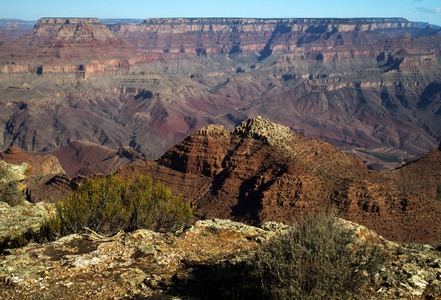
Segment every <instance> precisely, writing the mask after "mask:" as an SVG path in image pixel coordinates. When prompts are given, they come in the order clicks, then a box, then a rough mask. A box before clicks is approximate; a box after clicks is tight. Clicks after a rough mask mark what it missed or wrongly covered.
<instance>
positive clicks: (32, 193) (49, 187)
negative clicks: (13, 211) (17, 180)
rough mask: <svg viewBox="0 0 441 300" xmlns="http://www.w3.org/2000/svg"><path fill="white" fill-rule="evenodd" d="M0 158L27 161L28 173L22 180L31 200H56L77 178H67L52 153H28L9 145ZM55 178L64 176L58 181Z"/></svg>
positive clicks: (71, 187)
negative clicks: (40, 154)
mask: <svg viewBox="0 0 441 300" xmlns="http://www.w3.org/2000/svg"><path fill="white" fill-rule="evenodd" d="M0 160H4V161H5V162H7V163H10V164H14V165H18V164H22V163H27V164H28V165H29V174H27V178H26V179H25V180H24V184H25V186H26V190H25V192H26V196H27V200H29V201H31V202H39V201H47V202H56V201H58V200H60V199H61V198H62V197H64V196H66V195H67V194H68V193H71V192H72V190H73V188H75V187H76V185H75V184H74V182H77V181H78V180H75V179H72V178H69V177H68V176H66V174H65V173H64V170H63V168H62V167H61V165H60V163H59V162H58V159H57V158H56V157H55V156H53V155H44V156H39V155H30V154H27V153H25V152H23V151H22V150H21V149H19V148H17V147H9V148H8V149H7V150H6V151H5V152H1V153H0ZM57 178H64V181H62V183H60V180H57Z"/></svg>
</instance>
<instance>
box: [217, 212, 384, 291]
mask: <svg viewBox="0 0 441 300" xmlns="http://www.w3.org/2000/svg"><path fill="white" fill-rule="evenodd" d="M336 220H337V218H336V217H335V215H334V214H325V213H319V214H312V215H311V216H309V217H307V218H306V219H305V220H304V221H302V222H300V223H299V224H298V225H296V226H294V227H292V228H291V229H289V231H288V233H287V234H284V235H282V236H280V237H279V238H274V239H273V240H271V241H270V242H269V243H268V244H266V245H265V246H264V247H263V248H261V249H259V250H258V251H257V253H256V255H255V256H254V257H253V258H252V259H251V260H250V261H247V262H242V263H239V264H236V265H224V266H223V267H221V268H220V273H221V274H222V278H223V282H222V284H221V285H220V286H221V287H220V290H221V292H222V293H225V296H226V297H228V298H230V297H232V298H235V299H256V297H257V298H258V299H360V298H361V295H360V293H362V291H364V290H365V289H363V288H365V287H366V285H367V284H368V283H369V281H370V280H371V279H372V278H373V277H374V276H375V274H377V272H378V271H379V269H380V268H381V266H382V265H383V262H384V261H385V257H384V255H382V254H381V253H382V252H381V251H380V249H381V248H380V247H378V246H373V245H370V246H366V245H360V244H356V240H355V238H354V231H353V230H351V229H347V228H343V227H342V226H341V224H339V223H338V222H336ZM239 278H240V280H239ZM256 295H257V296H256Z"/></svg>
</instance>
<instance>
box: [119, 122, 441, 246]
mask: <svg viewBox="0 0 441 300" xmlns="http://www.w3.org/2000/svg"><path fill="white" fill-rule="evenodd" d="M440 162H441V151H439V150H437V149H433V150H432V151H431V152H430V153H428V154H427V155H426V156H424V157H422V158H421V159H419V160H418V161H416V162H413V163H410V164H407V165H404V166H402V167H401V168H399V169H397V170H393V171H372V170H369V169H368V168H367V167H366V165H364V164H363V162H362V161H361V160H360V159H358V158H356V157H354V156H352V155H348V154H345V153H344V152H341V151H339V150H338V149H337V148H335V147H334V146H332V145H331V144H329V143H327V142H324V141H322V140H310V139H307V138H305V137H303V136H301V135H298V134H296V133H294V132H292V131H291V130H289V128H288V127H285V126H282V125H279V124H274V123H272V122H270V121H269V120H267V119H263V118H261V117H256V118H252V119H250V120H248V121H247V122H244V123H243V124H242V125H240V126H238V127H237V128H236V129H235V131H234V132H230V131H228V130H226V129H224V128H223V127H222V126H214V125H210V126H208V127H205V128H203V129H200V130H198V131H196V132H195V133H193V134H192V135H191V136H189V137H188V138H186V139H185V140H183V141H182V142H180V143H178V144H177V145H176V146H174V147H172V148H170V149H169V150H168V151H167V152H166V153H165V154H164V155H163V156H162V157H161V158H160V159H159V160H157V161H152V160H147V161H144V162H139V163H137V164H135V165H132V166H130V167H126V168H120V170H119V171H118V172H119V173H121V174H123V175H130V174H132V173H144V174H150V175H151V176H152V177H153V178H154V179H155V180H159V181H163V182H164V183H165V184H166V185H167V186H169V187H170V188H171V189H172V190H173V192H174V193H175V194H182V195H183V197H184V198H185V199H188V200H190V201H191V202H192V203H193V204H195V205H196V206H197V211H196V215H197V217H198V218H201V219H206V218H229V219H232V220H235V221H241V222H246V223H249V224H254V225H256V224H262V223H264V222H266V221H270V220H272V221H278V222H288V223H289V222H294V221H295V220H297V219H298V218H300V217H301V216H302V215H304V214H306V213H308V212H311V211H315V210H317V209H319V208H323V207H335V208H337V210H338V212H339V214H340V215H341V216H343V217H344V218H347V219H349V220H351V221H355V222H358V223H360V224H363V225H365V226H368V227H370V228H372V229H374V230H375V231H377V232H379V233H380V234H382V235H384V236H385V237H387V238H389V239H392V240H398V241H405V242H409V241H413V242H416V241H424V242H428V241H435V240H437V239H439V236H440V235H441V231H440V228H441V227H440V226H439V225H441V224H440V222H441V221H439V220H441V219H440V218H439V217H440V215H441V205H440V202H439V199H440V191H441V186H440V182H441V181H440V179H441V178H440V176H441V168H440V167H441V165H440Z"/></svg>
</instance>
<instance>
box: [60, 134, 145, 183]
mask: <svg viewBox="0 0 441 300" xmlns="http://www.w3.org/2000/svg"><path fill="white" fill-rule="evenodd" d="M52 155H54V156H56V157H57V158H58V160H59V161H60V164H61V165H62V166H63V168H64V170H65V171H66V174H67V175H69V176H79V175H83V176H91V175H94V174H97V173H101V174H109V173H111V172H114V171H116V170H117V169H118V168H119V167H121V166H128V165H130V164H133V163H135V162H136V161H139V160H142V159H143V158H142V156H141V155H140V154H139V153H138V152H136V151H134V150H133V149H132V148H130V147H121V148H120V149H119V150H118V151H116V150H113V149H110V148H108V147H105V146H101V145H97V144H94V143H91V142H87V141H83V140H78V141H74V142H72V143H70V144H69V145H67V146H65V147H63V148H61V149H60V150H57V151H54V152H52Z"/></svg>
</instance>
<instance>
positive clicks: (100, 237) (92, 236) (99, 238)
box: [84, 227, 124, 242]
mask: <svg viewBox="0 0 441 300" xmlns="http://www.w3.org/2000/svg"><path fill="white" fill-rule="evenodd" d="M84 229H85V230H87V231H89V232H90V234H86V238H88V239H89V240H92V241H97V242H109V241H114V240H116V239H118V238H119V237H121V236H122V235H123V234H124V231H122V230H120V231H119V232H118V233H117V234H115V235H114V236H103V235H101V234H98V233H97V232H95V231H93V230H92V229H90V228H88V227H84Z"/></svg>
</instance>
